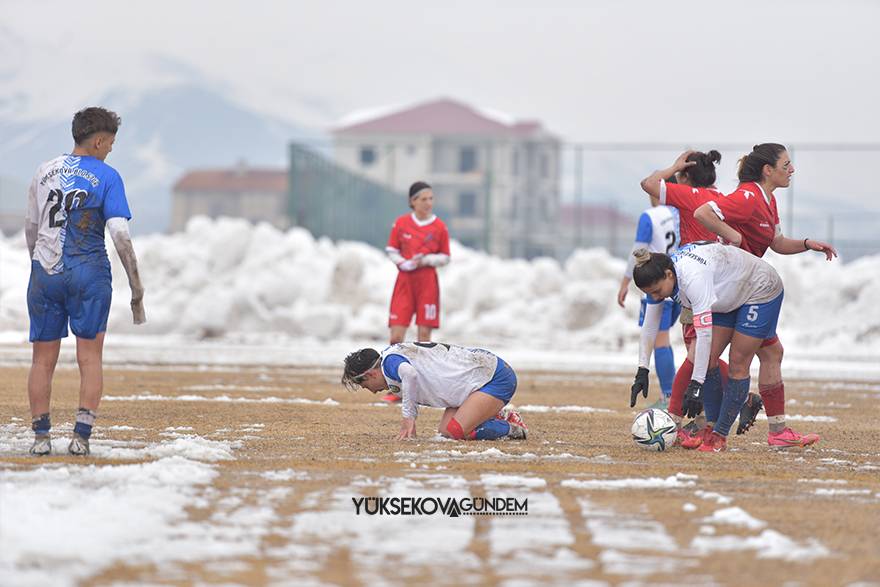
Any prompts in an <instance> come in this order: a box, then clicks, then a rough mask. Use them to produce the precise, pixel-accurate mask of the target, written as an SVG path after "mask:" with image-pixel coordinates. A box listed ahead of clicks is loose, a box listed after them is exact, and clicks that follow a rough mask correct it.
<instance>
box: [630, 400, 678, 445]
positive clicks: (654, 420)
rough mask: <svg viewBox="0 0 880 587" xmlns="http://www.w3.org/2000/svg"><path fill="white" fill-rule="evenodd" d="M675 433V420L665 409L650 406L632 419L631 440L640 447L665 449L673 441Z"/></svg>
mask: <svg viewBox="0 0 880 587" xmlns="http://www.w3.org/2000/svg"><path fill="white" fill-rule="evenodd" d="M675 434H676V428H675V421H674V420H673V419H672V416H670V415H669V413H668V412H666V411H665V410H658V409H657V408H650V409H647V410H644V411H642V412H640V413H639V415H638V416H636V419H635V420H633V425H632V435H633V442H635V443H636V445H638V446H640V447H642V448H646V449H648V450H666V448H667V447H670V446H672V443H674V442H675Z"/></svg>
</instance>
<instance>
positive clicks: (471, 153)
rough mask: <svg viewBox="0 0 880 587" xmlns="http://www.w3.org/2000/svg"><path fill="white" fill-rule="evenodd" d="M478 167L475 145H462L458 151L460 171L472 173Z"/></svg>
mask: <svg viewBox="0 0 880 587" xmlns="http://www.w3.org/2000/svg"><path fill="white" fill-rule="evenodd" d="M476 169H477V150H476V149H475V148H474V147H462V148H461V149H459V151H458V171H459V172H460V173H470V172H471V171H476Z"/></svg>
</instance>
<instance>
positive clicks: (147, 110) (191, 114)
mask: <svg viewBox="0 0 880 587" xmlns="http://www.w3.org/2000/svg"><path fill="white" fill-rule="evenodd" d="M22 44H24V43H23V42H22V43H19V42H17V41H16V36H15V35H14V33H12V32H10V31H9V30H8V29H4V28H3V27H2V25H0V53H2V54H3V55H4V58H3V59H0V137H2V140H0V176H2V177H6V178H8V180H11V181H12V182H18V183H21V184H25V185H26V184H27V183H28V182H29V181H30V178H31V176H32V174H33V172H34V170H36V168H37V166H38V165H39V164H40V163H41V162H43V161H45V160H46V159H49V158H51V157H54V156H56V155H58V154H60V153H63V152H69V151H70V150H71V149H72V148H73V140H72V138H71V136H70V122H71V118H72V117H73V114H74V112H75V111H76V110H77V109H79V108H83V107H85V106H88V105H100V106H104V107H107V108H110V109H111V110H114V111H116V112H117V113H119V115H120V116H121V117H122V127H121V128H120V131H119V134H118V135H117V140H116V145H115V147H114V150H113V153H111V154H110V157H109V158H108V159H107V162H108V163H109V164H110V165H112V166H114V167H115V168H116V169H118V170H119V172H120V173H121V174H122V177H123V179H124V181H125V182H126V189H127V192H128V196H129V200H130V204H131V207H132V212H133V214H134V217H135V218H134V222H133V225H132V229H133V230H134V231H135V232H136V233H141V234H143V233H148V232H155V231H162V230H164V229H165V228H166V227H167V226H168V221H169V213H170V203H171V186H172V185H173V184H174V182H175V181H177V179H179V178H180V176H181V174H182V173H184V172H185V171H186V170H188V169H191V168H195V167H222V166H229V165H233V164H237V163H239V162H241V161H245V162H246V163H247V164H248V165H254V166H257V165H259V166H277V167H283V166H285V165H286V152H287V144H288V143H289V142H290V141H292V140H305V141H308V142H310V143H315V142H321V141H323V140H325V139H324V137H323V136H322V134H321V133H320V132H317V131H313V130H308V129H306V128H304V127H303V126H300V125H297V124H294V123H290V122H288V121H286V120H281V119H279V118H277V117H274V116H272V115H268V114H265V113H263V112H262V111H261V110H260V109H259V106H258V105H255V104H254V105H251V104H247V103H243V101H242V100H241V98H240V96H239V95H238V94H234V93H233V91H232V89H230V88H229V87H228V84H226V83H224V82H220V81H217V80H211V79H207V78H206V77H205V76H204V75H202V74H201V73H199V72H198V71H196V70H194V69H193V68H191V67H190V66H188V65H186V64H183V63H180V62H177V61H173V60H169V59H167V58H161V57H155V56H149V57H143V56H140V57H135V56H123V57H124V58H123V59H121V60H120V62H125V63H126V64H127V66H125V67H123V66H121V65H120V67H119V68H114V69H113V70H111V71H110V75H108V78H109V79H112V82H111V83H110V84H103V85H102V86H101V87H102V88H104V89H103V91H101V92H100V93H97V92H94V93H90V92H88V91H87V90H86V88H88V87H92V86H90V85H89V84H83V83H72V81H71V80H70V79H68V78H67V77H66V76H67V75H68V73H58V74H57V75H56V74H54V73H53V74H51V75H47V73H46V72H45V71H42V70H43V68H44V65H45V63H46V62H48V61H49V60H50V59H51V58H52V56H53V55H57V52H58V51H59V48H58V47H53V46H52V45H49V44H45V45H42V44H41V45H37V46H34V45H33V44H32V43H31V44H30V45H31V46H30V47H29V48H28V51H27V52H24V51H21V50H20V47H21V45H22ZM17 47H18V49H17ZM7 57H9V59H6V58H7ZM79 66H80V65H79V64H77V67H79ZM46 78H49V79H50V80H51V79H55V80H56V81H55V82H54V83H49V81H47V79H46ZM66 82H71V83H66ZM107 88H113V89H110V90H107ZM59 94H60V95H59ZM23 198H24V194H22V202H21V204H20V206H16V202H15V201H9V200H10V196H9V194H5V193H4V194H3V208H5V209H6V210H15V209H16V208H19V209H20V210H22V211H23V210H24V201H23Z"/></svg>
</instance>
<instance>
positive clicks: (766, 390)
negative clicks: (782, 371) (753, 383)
mask: <svg viewBox="0 0 880 587" xmlns="http://www.w3.org/2000/svg"><path fill="white" fill-rule="evenodd" d="M758 391H759V392H761V399H762V400H764V410H765V411H766V412H767V417H768V418H772V417H773V416H784V415H785V384H784V383H783V382H782V381H780V382H779V383H771V384H770V385H765V384H763V383H760V384H758Z"/></svg>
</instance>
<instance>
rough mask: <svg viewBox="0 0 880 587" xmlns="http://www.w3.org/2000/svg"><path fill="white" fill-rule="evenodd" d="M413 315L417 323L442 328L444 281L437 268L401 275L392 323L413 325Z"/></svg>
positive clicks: (404, 272) (394, 299)
mask: <svg viewBox="0 0 880 587" xmlns="http://www.w3.org/2000/svg"><path fill="white" fill-rule="evenodd" d="M413 314H415V315H416V324H417V325H419V326H429V327H431V328H440V284H439V282H438V281H437V271H436V270H435V269H434V268H433V267H424V268H421V269H416V270H415V271H401V272H400V273H398V274H397V281H396V282H395V284H394V293H393V294H391V314H390V316H389V318H388V326H409V324H410V322H411V321H412V315H413Z"/></svg>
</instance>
